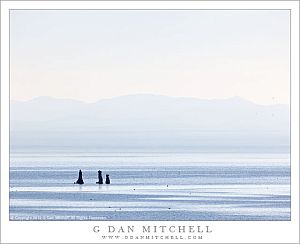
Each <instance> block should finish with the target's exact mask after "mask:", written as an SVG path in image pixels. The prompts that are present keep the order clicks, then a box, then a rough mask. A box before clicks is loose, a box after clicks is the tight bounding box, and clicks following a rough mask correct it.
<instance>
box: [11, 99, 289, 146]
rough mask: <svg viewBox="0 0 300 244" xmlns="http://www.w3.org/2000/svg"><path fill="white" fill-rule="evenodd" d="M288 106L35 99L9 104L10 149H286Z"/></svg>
mask: <svg viewBox="0 0 300 244" xmlns="http://www.w3.org/2000/svg"><path fill="white" fill-rule="evenodd" d="M289 118H290V117H289V106H288V105H270V106H263V105H258V104H255V103H252V102H250V101H248V100H245V99H242V98H240V97H233V98H229V99H220V100H202V99H194V98H176V97H167V96H160V95H151V94H139V95H128V96H121V97H115V98H112V99H103V100H100V101H98V102H96V103H84V102H80V101H75V100H71V99H55V98H50V97H38V98H35V99H33V100H30V101H26V102H16V101H12V102H11V107H10V121H11V122H10V131H11V137H10V139H11V147H12V148H17V147H81V148H88V147H94V148H100V149H105V148H107V149H109V148H123V149H134V148H146V149H147V148H149V149H156V148H157V149H162V148H169V149H171V148H182V149H185V148H186V149H193V150H205V149H216V150H217V149H218V148H230V150H231V151H234V150H237V151H238V150H242V149H243V148H244V149H247V148H258V149H262V150H263V148H273V149H274V148H275V149H276V148H285V149H286V148H288V147H289V129H290V120H289Z"/></svg>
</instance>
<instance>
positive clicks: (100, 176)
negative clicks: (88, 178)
mask: <svg viewBox="0 0 300 244" xmlns="http://www.w3.org/2000/svg"><path fill="white" fill-rule="evenodd" d="M96 183H97V184H103V178H102V171H100V170H98V182H96Z"/></svg>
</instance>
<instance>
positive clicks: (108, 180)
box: [105, 175, 110, 185]
mask: <svg viewBox="0 0 300 244" xmlns="http://www.w3.org/2000/svg"><path fill="white" fill-rule="evenodd" d="M105 184H108V185H109V184H110V179H109V175H106V179H105Z"/></svg>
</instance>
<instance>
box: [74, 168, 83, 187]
mask: <svg viewBox="0 0 300 244" xmlns="http://www.w3.org/2000/svg"><path fill="white" fill-rule="evenodd" d="M76 184H80V185H82V184H84V182H83V179H82V171H81V169H80V170H79V176H78V180H77V181H76Z"/></svg>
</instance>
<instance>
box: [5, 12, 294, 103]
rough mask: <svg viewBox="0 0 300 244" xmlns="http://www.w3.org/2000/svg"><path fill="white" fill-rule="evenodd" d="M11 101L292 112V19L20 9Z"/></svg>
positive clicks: (283, 15) (14, 20)
mask: <svg viewBox="0 0 300 244" xmlns="http://www.w3.org/2000/svg"><path fill="white" fill-rule="evenodd" d="M10 23H11V27H10V31H11V39H10V40H11V99H13V100H28V99H31V98H33V97H37V96H52V97H57V98H72V99H77V100H82V101H86V102H94V101H97V100H99V99H102V98H109V97H114V96H120V95H127V94H133V93H153V94H161V95H168V96H180V97H196V98H204V99H205V98H208V99H211V98H226V97H231V96H241V97H244V98H246V99H249V100H252V101H254V102H256V103H260V104H272V103H289V11H287V10H274V11H259V10H258V11H253V10H243V11H238V10H234V11H224V10H222V11H221V10H215V11H207V10H206V11H205V10H202V11H199V10H193V11H190V10H186V11H182V10H169V11H167V10H158V11H153V10H143V11H141V10H135V11H128V10H115V11H111V10H102V11H99V10H92V11H78V10H73V11H63V10H59V11H53V10H47V11H46V10H42V11H38V10H34V11H32V10H25V11H23V10H13V11H11V22H10Z"/></svg>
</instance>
